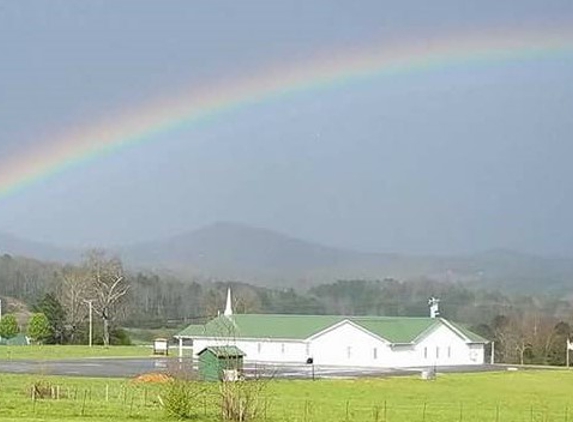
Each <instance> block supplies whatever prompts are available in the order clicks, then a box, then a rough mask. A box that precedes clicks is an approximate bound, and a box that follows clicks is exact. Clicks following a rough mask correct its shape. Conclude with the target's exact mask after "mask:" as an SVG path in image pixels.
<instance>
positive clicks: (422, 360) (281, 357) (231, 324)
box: [175, 292, 488, 368]
mask: <svg viewBox="0 0 573 422" xmlns="http://www.w3.org/2000/svg"><path fill="white" fill-rule="evenodd" d="M227 305H229V306H228V308H226V309H225V313H224V314H223V315H220V316H218V317H217V318H215V319H213V320H211V321H209V322H208V323H207V324H205V325H191V326H189V327H187V328H186V329H184V330H183V331H182V332H180V333H179V334H178V335H177V336H175V337H176V338H177V339H178V340H179V344H180V352H181V351H182V344H183V341H184V340H191V341H192V343H193V350H194V351H197V352H198V351H201V350H203V349H204V348H205V347H208V346H225V345H235V346H237V347H238V348H240V349H241V350H243V351H244V352H245V354H246V356H245V361H246V362H249V361H250V362H269V363H285V364H287V363H298V364H302V363H304V362H306V361H307V359H309V358H312V359H313V361H314V363H315V364H317V365H333V366H348V367H381V368H406V367H428V366H454V365H479V364H483V363H484V359H485V356H484V345H485V344H486V343H488V341H487V340H485V339H483V338H482V337H480V336H478V335H477V334H474V333H472V332H471V331H469V330H467V329H465V328H463V327H461V326H459V325H457V324H454V323H452V322H449V321H447V320H446V319H444V318H439V317H438V316H437V314H433V316H434V317H430V318H427V317H422V318H405V317H378V316H340V315H260V314H233V313H232V310H231V308H230V292H229V293H228V295H227ZM436 306H437V303H436ZM436 311H437V308H436Z"/></svg>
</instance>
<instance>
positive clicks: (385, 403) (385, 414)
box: [384, 399, 387, 422]
mask: <svg viewBox="0 0 573 422" xmlns="http://www.w3.org/2000/svg"><path fill="white" fill-rule="evenodd" d="M386 410H387V409H386V399H384V422H386V420H387V419H386Z"/></svg>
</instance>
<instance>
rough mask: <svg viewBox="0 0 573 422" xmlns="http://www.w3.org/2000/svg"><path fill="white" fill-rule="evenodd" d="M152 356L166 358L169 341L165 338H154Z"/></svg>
mask: <svg viewBox="0 0 573 422" xmlns="http://www.w3.org/2000/svg"><path fill="white" fill-rule="evenodd" d="M153 354H154V355H165V356H167V355H168V354H169V341H168V340H167V339H166V338H156V339H155V340H154V341H153Z"/></svg>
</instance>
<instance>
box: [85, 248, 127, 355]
mask: <svg viewBox="0 0 573 422" xmlns="http://www.w3.org/2000/svg"><path fill="white" fill-rule="evenodd" d="M85 265H86V269H87V271H88V273H89V277H90V292H91V296H92V299H93V300H94V302H93V308H94V311H95V312H96V313H97V314H98V315H99V316H100V317H101V319H102V322H103V344H104V346H109V343H110V324H111V323H112V322H113V320H114V319H115V317H116V315H117V312H118V308H119V305H121V303H122V300H123V299H124V297H125V296H126V295H127V292H128V291H129V283H128V281H127V279H126V277H125V275H124V272H123V265H122V263H121V261H120V260H119V258H116V257H111V258H110V257H108V256H107V254H106V252H105V251H103V250H92V251H90V252H89V253H88V254H87V258H86V262H85Z"/></svg>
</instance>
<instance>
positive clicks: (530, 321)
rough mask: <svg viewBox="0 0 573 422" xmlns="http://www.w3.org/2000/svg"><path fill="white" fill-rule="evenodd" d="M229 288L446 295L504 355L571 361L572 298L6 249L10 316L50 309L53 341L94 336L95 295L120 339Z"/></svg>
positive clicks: (243, 302) (391, 296) (417, 297)
mask: <svg viewBox="0 0 573 422" xmlns="http://www.w3.org/2000/svg"><path fill="white" fill-rule="evenodd" d="M229 286H231V287H232V289H233V295H234V308H235V311H236V312H249V313H287V314H288V313H299V314H305V313H306V314H344V315H365V314H368V315H398V316H426V315H427V314H428V308H427V300H428V298H429V297H430V296H437V297H439V298H440V299H441V313H442V316H444V317H446V318H448V319H451V320H453V321H456V322H459V323H463V324H466V325H468V326H471V327H473V328H474V330H476V331H478V332H479V333H480V334H482V335H484V336H485V337H487V338H489V339H492V340H496V342H497V348H496V353H497V354H498V358H499V359H503V360H505V361H510V362H519V361H522V360H523V361H525V362H527V361H531V362H538V363H560V362H562V361H563V360H564V356H565V355H564V350H565V349H564V346H563V345H564V341H565V338H567V336H568V335H569V333H570V327H569V324H570V323H571V322H572V321H573V307H572V306H571V303H570V301H569V300H568V299H567V298H563V297H553V296H546V295H536V296H527V295H515V294H508V293H502V292H497V291H488V290H484V289H478V288H470V287H468V285H467V284H462V283H455V282H437V281H432V280H428V279H418V280H412V281H408V282H404V281H399V280H394V279H385V280H373V281H369V280H341V281H338V282H336V283H332V284H322V285H319V286H316V287H312V288H311V289H309V290H307V291H296V290H294V289H292V288H284V289H272V288H265V287H258V286H254V285H251V284H248V283H246V282H238V281H223V280H212V281H202V282H198V281H197V280H193V279H181V278H176V277H173V276H166V275H160V274H154V273H144V272H139V273H130V272H128V271H126V270H125V269H124V268H123V265H122V263H121V261H120V260H119V259H117V258H115V257H113V256H110V255H109V254H107V253H105V252H103V251H91V252H90V253H88V254H87V255H86V258H85V260H84V261H83V262H82V263H81V264H79V265H75V266H72V265H61V264H57V263H45V262H41V261H36V260H31V259H26V258H20V257H12V256H10V255H4V256H2V257H0V298H1V299H2V303H3V305H4V310H3V312H4V314H6V313H17V316H18V318H17V319H18V321H19V323H20V329H21V330H26V325H27V320H26V319H27V318H28V317H29V316H30V315H31V313H32V312H35V313H44V314H46V315H47V316H48V319H49V320H50V323H51V325H52V327H51V333H52V335H51V336H50V338H46V339H44V341H46V342H68V343H82V342H85V341H86V329H87V316H88V309H89V306H88V303H87V301H92V306H93V309H94V312H95V318H96V324H95V327H96V334H97V336H96V337H97V338H96V341H99V342H103V343H106V342H108V341H109V342H111V343H114V342H115V343H118V342H126V341H128V339H127V338H126V335H125V333H124V332H123V331H122V330H121V328H122V327H133V328H139V329H142V328H164V327H171V328H177V327H183V326H185V324H188V323H197V322H201V321H204V320H206V319H208V318H210V317H213V316H215V315H217V313H218V312H219V311H221V310H222V308H223V305H224V300H225V293H226V289H227V288H228V287H229Z"/></svg>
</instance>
